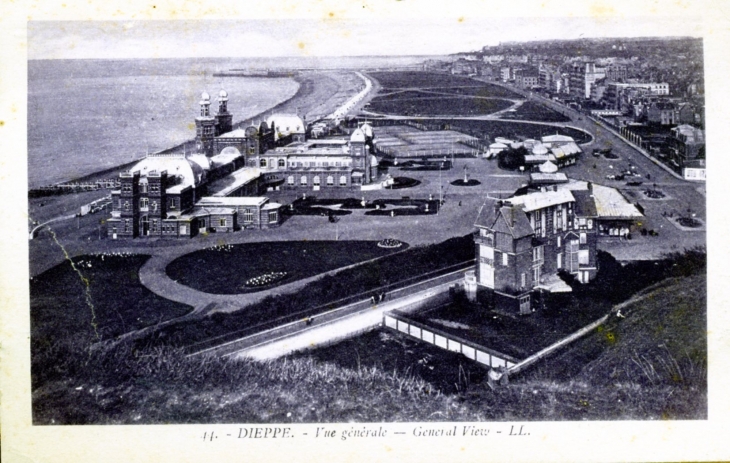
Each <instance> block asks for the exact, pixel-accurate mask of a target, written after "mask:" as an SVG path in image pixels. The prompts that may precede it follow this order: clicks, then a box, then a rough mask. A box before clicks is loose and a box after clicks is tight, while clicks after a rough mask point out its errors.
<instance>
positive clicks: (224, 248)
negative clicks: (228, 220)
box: [210, 244, 233, 252]
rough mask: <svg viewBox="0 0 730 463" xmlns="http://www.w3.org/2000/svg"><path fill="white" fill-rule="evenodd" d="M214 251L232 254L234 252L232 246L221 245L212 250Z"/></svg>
mask: <svg viewBox="0 0 730 463" xmlns="http://www.w3.org/2000/svg"><path fill="white" fill-rule="evenodd" d="M210 249H211V250H213V251H222V252H231V251H232V250H233V245H232V244H219V245H218V246H213V247H212V248H210Z"/></svg>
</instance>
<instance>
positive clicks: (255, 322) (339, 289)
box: [138, 235, 474, 348]
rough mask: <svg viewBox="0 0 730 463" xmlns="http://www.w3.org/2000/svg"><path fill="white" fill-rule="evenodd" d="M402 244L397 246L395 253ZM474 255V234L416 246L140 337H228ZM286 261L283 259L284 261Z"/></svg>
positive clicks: (157, 341) (184, 341)
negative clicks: (241, 307)
mask: <svg viewBox="0 0 730 463" xmlns="http://www.w3.org/2000/svg"><path fill="white" fill-rule="evenodd" d="M400 249H402V248H397V249H391V250H390V252H393V251H397V250H400ZM473 258H474V251H473V239H472V236H471V235H467V236H464V237H460V238H452V239H449V240H446V241H444V242H442V243H438V244H433V245H428V246H415V247H411V248H409V249H406V250H405V251H402V252H398V253H394V254H393V255H389V256H385V257H382V258H380V259H378V260H376V261H374V262H367V263H364V264H362V265H359V266H357V267H354V268H350V269H344V270H341V271H339V272H337V273H336V274H335V275H327V276H324V277H322V278H319V279H317V280H316V281H313V282H312V283H309V284H307V285H305V286H303V287H302V288H301V289H299V290H298V291H297V292H296V293H294V294H282V295H278V296H270V297H266V298H264V299H263V300H262V301H261V302H259V303H256V304H252V305H249V306H247V307H246V309H245V310H239V311H236V312H232V313H216V314H213V316H211V317H206V318H203V319H196V320H188V321H184V322H181V323H177V324H174V325H171V326H167V327H164V328H162V329H160V330H158V331H157V332H156V333H154V334H151V335H149V336H148V337H146V338H144V339H142V340H140V341H138V344H139V345H140V346H146V345H150V344H152V345H156V346H160V345H163V346H171V347H176V348H177V347H190V346H193V345H200V344H201V343H205V344H206V345H209V344H210V342H211V340H212V339H214V340H215V343H213V344H216V343H217V344H220V343H223V342H225V341H229V340H232V339H235V338H237V337H241V336H242V335H247V334H253V333H256V332H258V331H261V330H263V329H267V328H271V327H274V326H278V325H281V324H284V323H287V322H291V321H294V320H301V319H304V318H305V317H309V316H314V315H317V314H319V313H322V312H325V311H327V310H330V309H332V308H334V307H337V306H341V305H345V304H346V303H349V302H353V301H355V300H362V299H367V298H368V297H370V294H369V292H372V291H377V290H379V289H381V288H385V287H387V288H388V290H392V289H394V288H396V287H399V285H405V284H406V283H409V282H411V283H412V280H411V277H414V276H417V275H422V274H424V273H428V272H433V271H437V270H439V269H443V268H446V267H449V266H451V265H454V264H457V263H461V262H464V261H466V260H469V259H473ZM279 260H281V259H279Z"/></svg>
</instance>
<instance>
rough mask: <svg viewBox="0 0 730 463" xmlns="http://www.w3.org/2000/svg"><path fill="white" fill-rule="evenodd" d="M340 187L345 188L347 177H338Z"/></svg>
mask: <svg viewBox="0 0 730 463" xmlns="http://www.w3.org/2000/svg"><path fill="white" fill-rule="evenodd" d="M340 186H347V176H345V175H340Z"/></svg>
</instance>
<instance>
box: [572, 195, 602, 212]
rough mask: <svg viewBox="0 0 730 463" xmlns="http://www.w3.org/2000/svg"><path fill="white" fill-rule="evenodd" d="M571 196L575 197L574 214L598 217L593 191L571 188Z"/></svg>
mask: <svg viewBox="0 0 730 463" xmlns="http://www.w3.org/2000/svg"><path fill="white" fill-rule="evenodd" d="M573 196H574V197H575V215H577V216H579V217H598V211H597V210H596V201H595V199H594V198H593V192H591V191H588V190H573Z"/></svg>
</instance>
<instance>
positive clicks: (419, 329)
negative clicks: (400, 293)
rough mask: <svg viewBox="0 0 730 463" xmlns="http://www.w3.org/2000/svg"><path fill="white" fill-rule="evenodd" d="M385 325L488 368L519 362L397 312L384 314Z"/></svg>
mask: <svg viewBox="0 0 730 463" xmlns="http://www.w3.org/2000/svg"><path fill="white" fill-rule="evenodd" d="M383 324H384V325H385V326H386V327H388V328H391V329H393V330H396V331H399V332H401V333H404V334H407V335H409V336H411V337H414V338H416V339H419V340H421V341H424V342H427V343H429V344H433V345H435V346H436V347H440V348H442V349H445V350H448V351H451V352H456V353H460V354H462V355H464V356H465V357H467V358H469V359H471V360H474V361H476V362H478V363H481V364H482V365H486V366H488V367H492V368H500V367H505V368H512V367H513V366H514V365H516V364H517V363H518V362H519V360H518V359H516V358H515V357H512V356H511V355H507V354H504V353H501V352H498V351H496V350H494V349H491V348H489V347H486V346H482V345H480V344H477V343H475V342H472V341H469V340H466V339H463V338H460V337H459V336H456V335H453V334H451V333H447V332H445V331H443V330H440V329H438V328H435V327H433V326H429V325H426V324H425V323H421V322H417V321H415V320H411V319H410V318H408V317H407V316H405V315H404V314H403V313H402V312H399V311H397V310H392V311H390V312H387V313H386V314H384V316H383Z"/></svg>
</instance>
